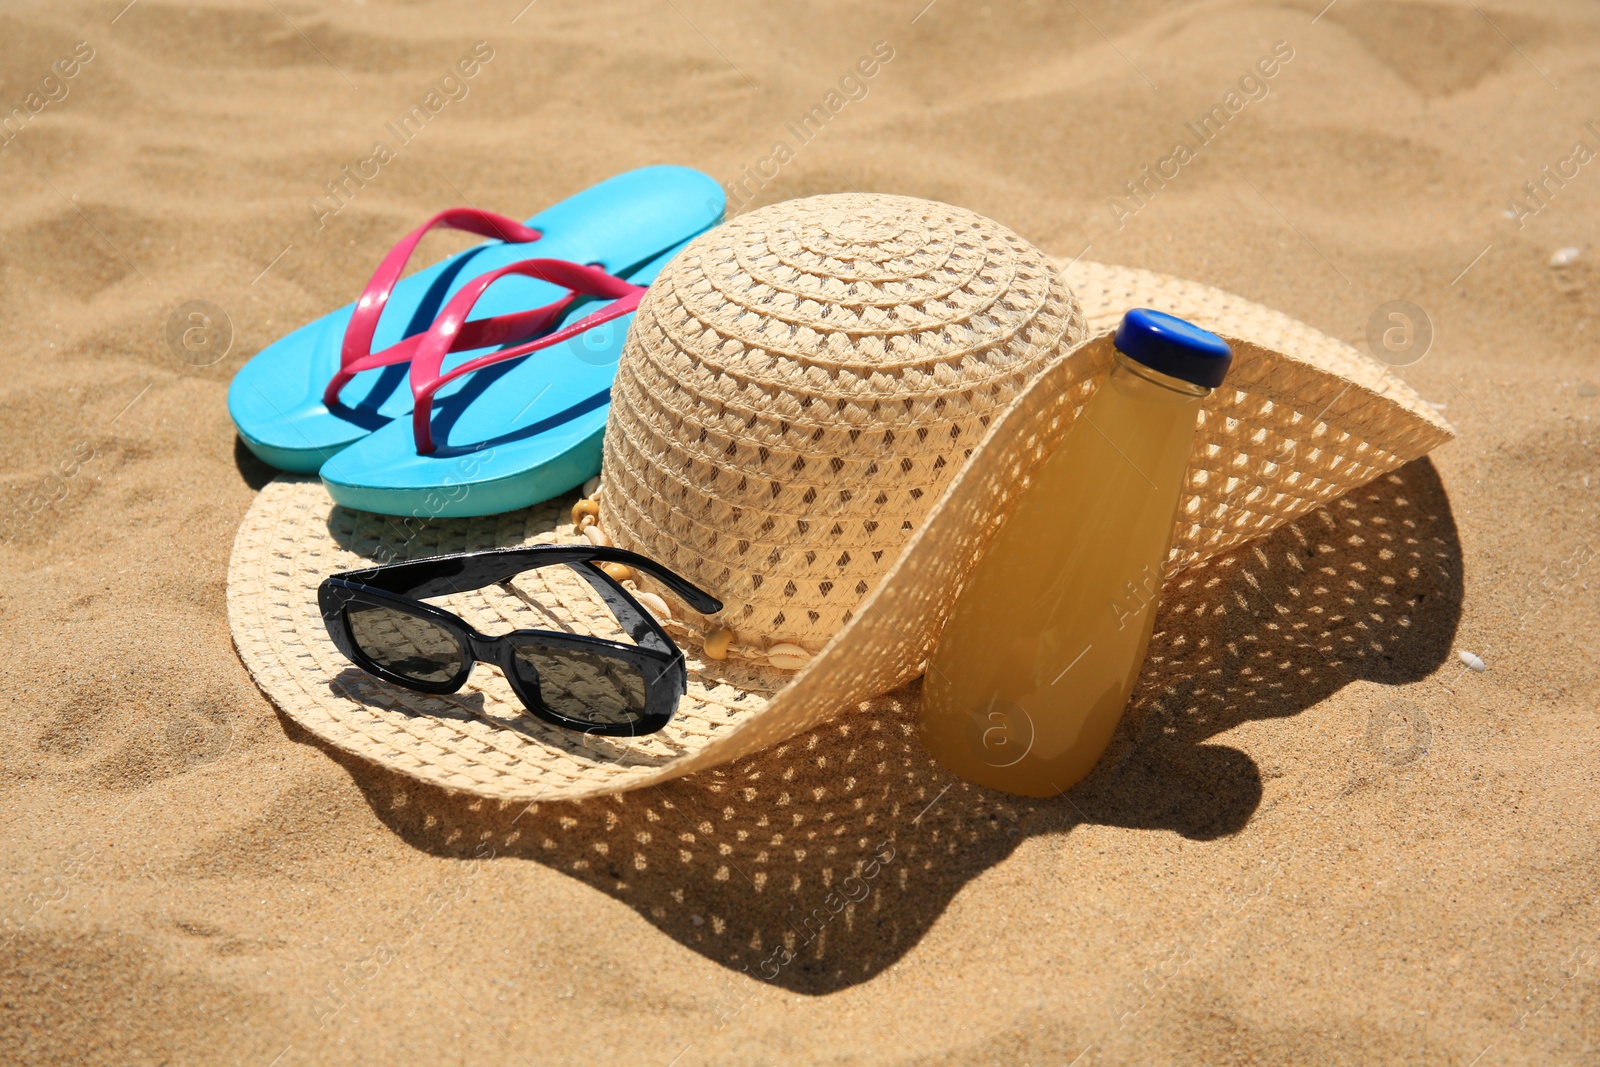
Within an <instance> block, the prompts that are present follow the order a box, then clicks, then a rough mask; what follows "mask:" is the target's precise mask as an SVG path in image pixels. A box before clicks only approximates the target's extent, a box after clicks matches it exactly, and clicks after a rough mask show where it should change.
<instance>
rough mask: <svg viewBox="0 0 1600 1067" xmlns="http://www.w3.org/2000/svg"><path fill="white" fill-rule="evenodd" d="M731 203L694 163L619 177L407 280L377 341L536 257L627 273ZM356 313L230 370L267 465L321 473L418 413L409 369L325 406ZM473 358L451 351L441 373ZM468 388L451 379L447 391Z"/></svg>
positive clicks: (502, 300)
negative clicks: (518, 236)
mask: <svg viewBox="0 0 1600 1067" xmlns="http://www.w3.org/2000/svg"><path fill="white" fill-rule="evenodd" d="M723 208H724V198H723V192H722V189H721V187H720V186H718V185H717V183H716V182H715V181H714V180H713V179H712V178H710V177H708V176H707V175H705V174H702V173H700V172H699V171H696V170H693V169H691V168H688V167H677V166H655V167H643V168H640V169H638V170H633V171H628V172H627V173H624V174H619V175H617V176H616V177H613V178H609V179H607V180H606V181H603V182H600V183H599V184H598V185H595V186H593V187H591V188H589V189H586V190H584V191H583V192H581V193H578V194H576V195H574V196H571V197H569V198H567V199H566V200H563V201H561V202H560V203H558V204H555V205H553V206H551V207H549V208H547V209H546V210H544V211H542V212H540V213H539V214H537V215H535V216H534V217H533V218H531V219H529V220H528V225H529V226H532V227H533V228H535V229H537V230H539V231H540V232H541V233H543V235H544V236H543V239H541V240H539V241H537V242H533V243H528V244H503V243H499V242H486V243H484V244H481V245H477V246H475V247H473V248H469V249H467V250H466V251H465V252H461V253H459V254H457V255H454V256H451V257H449V258H448V259H445V260H443V261H441V262H439V263H436V264H434V265H433V266H431V267H428V268H425V269H423V270H420V271H418V272H417V273H415V274H413V275H411V276H410V277H408V278H406V279H405V280H403V281H401V282H400V283H399V284H398V285H396V286H395V288H394V292H393V295H392V296H391V297H390V298H389V303H388V305H387V307H386V308H385V309H384V314H383V318H382V319H381V321H380V322H379V324H378V329H377V333H376V334H375V336H374V338H373V348H374V350H379V349H382V348H386V347H388V346H389V345H392V344H395V343H396V342H398V341H401V340H403V339H404V338H406V337H409V336H411V335H413V334H416V333H420V332H422V331H423V330H425V329H427V327H428V325H429V323H431V322H432V321H433V318H434V316H435V315H437V314H438V312H439V309H440V308H442V307H443V306H444V304H445V302H446V301H447V300H449V298H450V297H451V296H452V295H454V293H455V292H456V291H457V290H458V289H460V288H461V287H462V286H463V285H465V284H466V283H467V282H469V281H471V280H472V279H473V278H475V277H477V276H478V275H480V274H482V273H484V272H485V271H489V270H493V269H496V268H498V267H502V266H506V265H507V264H510V263H514V262H517V261H518V260H522V259H527V258H529V257H530V256H537V257H544V258H550V259H566V260H570V261H572V262H574V263H585V264H594V265H598V266H600V267H602V268H603V269H605V270H607V271H609V272H611V273H613V274H624V275H625V274H627V273H630V272H631V271H633V270H634V269H635V268H637V267H638V266H639V265H640V264H643V263H647V262H649V261H651V260H652V259H653V258H655V257H658V256H659V255H660V254H661V252H662V250H663V249H668V248H676V247H677V246H679V245H681V244H683V243H684V242H686V241H687V240H688V239H690V238H691V237H694V236H695V235H696V234H698V233H701V232H702V231H704V230H706V229H709V228H710V227H711V226H714V225H715V224H716V223H718V222H720V221H721V219H722V214H723ZM565 293H566V291H565V290H563V289H561V288H560V287H558V286H555V285H552V284H550V283H548V282H542V281H537V280H535V279H532V278H521V277H518V278H507V279H506V280H505V281H503V282H501V283H499V284H497V285H495V287H494V288H493V289H492V290H491V291H490V292H488V293H486V294H485V295H484V298H483V300H481V301H480V302H479V304H478V306H477V308H476V313H475V315H474V317H475V318H487V317H490V316H494V315H503V314H510V313H512V312H516V311H523V310H526V309H528V308H532V307H537V306H539V305H542V304H545V303H548V302H550V301H552V300H555V299H558V298H560V297H562V296H564V295H565ZM354 308H355V305H354V304H349V305H346V306H345V307H342V308H340V309H339V310H337V311H334V312H331V313H330V314H328V315H325V316H323V317H322V318H320V319H318V320H316V321H315V322H311V323H308V324H307V325H305V326H302V327H300V328H299V329H297V330H295V331H294V332H293V333H290V334H288V335H287V336H285V337H283V338H281V339H280V340H278V341H275V342H274V343H272V344H271V345H268V346H267V347H266V348H264V349H262V350H261V351H260V352H258V353H257V354H256V355H255V356H254V357H252V358H251V359H250V361H249V362H247V363H246V364H245V365H244V366H243V367H241V368H240V370H239V372H238V373H237V374H236V375H235V376H234V379H233V382H232V384H231V385H230V386H229V389H228V410H229V414H231V415H232V416H233V421H234V425H235V427H236V428H237V429H238V431H239V437H240V439H241V440H242V441H243V442H244V444H245V447H247V448H248V449H250V451H251V452H253V453H255V455H256V456H258V457H260V458H261V459H262V460H263V461H264V462H266V463H269V464H271V465H272V466H274V467H277V468H279V469H281V470H287V471H293V472H296V473H307V474H309V473H312V472H315V471H317V470H319V469H320V468H321V467H322V466H323V464H324V463H326V462H327V461H328V460H329V459H331V458H332V457H333V456H335V455H337V454H339V453H340V452H341V451H343V450H344V449H346V448H348V447H349V446H350V445H351V444H353V443H354V442H356V441H359V440H360V439H362V438H363V437H365V436H367V435H368V434H371V433H373V432H375V431H377V430H379V429H381V428H383V427H384V426H387V425H388V424H389V423H390V422H392V421H393V420H395V419H397V418H399V417H400V416H402V415H406V414H409V413H410V411H411V391H410V389H409V387H408V386H407V378H406V366H405V365H404V364H398V365H395V366H390V367H380V368H376V369H374V370H369V371H363V372H361V373H360V374H358V375H356V376H355V378H354V379H352V381H351V382H350V384H348V385H347V386H345V388H344V390H343V391H342V392H341V394H340V397H341V399H342V400H343V401H344V402H345V404H346V405H348V406H344V405H341V406H340V407H339V408H336V409H334V410H329V409H328V407H327V406H326V405H325V404H324V403H323V402H322V392H323V389H324V388H325V387H326V386H327V384H328V381H329V380H330V379H331V378H332V377H333V375H334V372H335V371H337V370H338V368H339V350H340V347H341V345H342V343H343V339H344V333H345V327H346V326H347V325H348V323H349V321H350V316H351V314H352V313H353V311H354ZM473 355H475V353H472V352H458V353H452V354H451V356H450V357H449V358H448V359H447V360H446V362H445V369H446V370H448V369H450V368H451V367H454V366H456V365H458V364H459V363H462V362H464V361H466V360H467V359H470V358H472V357H473ZM474 377H475V376H474ZM461 387H462V383H453V384H452V385H451V386H449V387H447V388H446V390H443V391H441V397H443V396H444V395H445V394H446V393H448V394H452V395H453V394H454V393H455V392H457V391H459V389H460V388H461Z"/></svg>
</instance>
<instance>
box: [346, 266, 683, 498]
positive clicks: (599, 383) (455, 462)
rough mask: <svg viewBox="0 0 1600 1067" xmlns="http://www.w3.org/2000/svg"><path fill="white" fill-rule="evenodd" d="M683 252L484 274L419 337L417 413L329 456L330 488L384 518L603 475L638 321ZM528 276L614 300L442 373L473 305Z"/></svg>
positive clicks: (537, 491)
mask: <svg viewBox="0 0 1600 1067" xmlns="http://www.w3.org/2000/svg"><path fill="white" fill-rule="evenodd" d="M687 243H688V242H687V241H685V242H684V244H687ZM681 247H682V246H681V245H680V246H679V248H681ZM678 250H679V249H678V248H673V249H670V250H668V251H667V252H665V253H663V254H662V255H660V256H657V257H656V258H655V259H653V260H651V261H650V262H649V263H647V264H645V265H644V266H643V267H642V268H640V269H639V270H638V271H635V272H634V273H633V274H631V275H630V277H629V279H628V281H627V282H623V281H621V280H620V279H617V278H610V277H607V276H605V275H603V274H602V273H601V272H599V271H595V272H593V273H592V274H591V275H589V276H586V277H580V276H577V275H576V273H575V269H574V268H573V265H572V264H552V263H551V262H550V261H548V260H528V261H525V262H523V263H517V264H512V265H510V266H508V267H503V268H501V269H499V270H496V271H491V272H489V273H488V274H484V275H481V276H479V277H478V278H476V279H474V280H473V281H472V283H471V284H470V285H468V286H467V287H465V288H463V289H462V290H461V291H460V292H459V293H457V294H456V295H455V296H454V297H452V298H451V300H450V303H449V304H448V305H446V307H445V309H444V310H443V311H441V312H440V313H439V316H438V318H437V319H435V320H434V324H433V326H432V327H430V328H429V330H428V332H427V333H426V334H425V335H424V336H423V337H422V338H421V340H420V342H419V343H418V345H417V348H416V354H415V356H414V358H413V359H412V361H411V368H410V379H411V391H412V395H413V398H414V401H413V406H412V417H411V418H410V419H396V420H395V421H393V422H391V423H390V424H389V425H387V426H385V427H383V428H382V429H380V430H377V431H375V432H374V433H372V434H371V435H369V436H368V437H365V438H363V439H362V440H360V441H357V442H356V443H355V444H353V445H351V446H350V447H349V448H347V449H345V450H344V451H343V452H340V453H339V454H338V455H336V456H334V457H333V458H332V459H330V460H328V462H327V463H325V464H323V466H322V482H323V484H324V485H326V486H327V487H328V492H329V493H330V494H331V495H332V497H333V499H334V500H335V501H337V502H338V503H340V504H343V505H344V506H346V507H351V508H357V509H359V510H361V511H374V512H378V513H380V514H385V515H411V516H417V517H421V518H434V517H440V516H447V517H455V516H463V515H495V514H499V513H500V512H505V511H513V510H515V509H517V508H523V507H527V506H529V505H530V504H537V503H539V502H540V501H542V500H548V499H550V498H551V497H553V496H558V495H559V494H561V493H564V492H566V491H567V490H569V489H571V488H573V487H574V486H577V485H581V484H582V483H583V482H584V481H585V480H587V479H589V478H592V477H594V476H595V475H596V474H598V473H599V472H600V444H601V438H602V436H603V434H604V432H605V425H606V415H607V414H608V412H609V411H610V403H611V382H612V379H613V377H614V376H615V373H616V364H617V359H618V357H619V356H620V355H621V354H622V343H623V340H624V338H625V337H626V336H627V332H628V324H629V323H630V322H631V321H632V319H633V312H634V309H635V308H636V307H637V306H638V303H639V298H640V296H642V295H643V293H644V287H645V286H646V285H647V284H648V283H649V282H651V281H653V280H654V279H655V277H656V275H657V274H658V273H659V272H660V270H661V268H662V267H664V266H666V264H667V263H668V262H669V261H670V260H671V259H672V257H673V256H674V255H675V254H676V253H677V252H678ZM518 275H521V276H525V277H537V278H541V279H544V280H546V281H550V282H557V283H559V284H562V285H566V286H567V287H569V288H571V289H573V290H574V292H581V293H582V294H584V295H587V296H591V297H594V298H595V300H596V301H600V300H603V301H606V302H605V303H596V302H594V301H591V302H590V303H588V304H586V305H581V306H579V307H577V308H575V309H574V310H573V311H572V312H571V313H570V314H569V315H568V322H567V323H566V325H564V326H562V327H561V328H560V329H558V330H556V331H554V332H552V333H548V334H546V335H544V336H542V337H540V338H538V339H536V340H533V341H529V342H525V343H523V344H519V345H514V346H511V347H508V348H505V349H501V350H499V351H496V352H491V353H488V354H484V355H480V356H478V357H477V358H474V359H470V360H467V361H466V362H462V363H458V364H456V365H455V366H454V367H453V368H452V369H451V370H448V371H442V372H441V369H440V368H441V365H442V363H443V360H444V356H445V354H446V353H447V352H448V351H449V347H450V345H451V342H452V340H453V337H454V334H455V331H457V330H460V329H461V328H462V327H463V326H464V325H465V324H466V319H467V315H468V314H470V313H471V312H472V310H473V306H474V304H475V303H477V302H478V300H479V298H480V297H483V296H484V293H485V291H486V290H488V289H489V287H490V286H491V285H495V284H496V283H500V284H506V283H505V282H501V279H502V278H504V279H507V281H513V280H515V278H516V277H517V276H518Z"/></svg>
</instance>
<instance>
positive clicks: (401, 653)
mask: <svg viewBox="0 0 1600 1067" xmlns="http://www.w3.org/2000/svg"><path fill="white" fill-rule="evenodd" d="M346 614H347V617H348V618H349V620H350V635H351V636H352V637H354V638H355V642H356V647H358V648H359V649H361V651H362V652H363V653H365V654H366V656H367V658H369V659H371V660H372V661H373V662H374V663H376V664H377V665H378V666H380V667H382V668H384V669H385V670H388V671H392V672H394V673H395V674H398V675H400V676H401V677H402V678H410V679H411V680H413V681H417V682H432V683H442V682H448V681H450V680H451V679H452V678H454V677H455V676H456V675H458V674H460V673H461V667H462V656H461V643H460V642H459V641H457V640H456V635H455V634H453V633H451V632H450V631H449V630H447V629H445V628H444V627H443V626H440V625H439V624H438V623H436V622H434V621H433V620H431V619H423V618H419V617H418V616H416V615H408V614H406V613H405V612H403V611H396V610H394V609H393V608H386V607H380V606H378V605H376V604H351V605H350V606H349V607H348V608H347V609H346Z"/></svg>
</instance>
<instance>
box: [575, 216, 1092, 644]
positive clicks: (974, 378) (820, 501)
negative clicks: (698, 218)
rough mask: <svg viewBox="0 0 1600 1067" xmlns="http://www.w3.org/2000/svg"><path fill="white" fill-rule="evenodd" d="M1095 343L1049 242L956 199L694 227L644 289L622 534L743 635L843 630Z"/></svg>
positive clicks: (613, 516) (613, 433)
mask: <svg viewBox="0 0 1600 1067" xmlns="http://www.w3.org/2000/svg"><path fill="white" fill-rule="evenodd" d="M1083 337H1084V325H1083V319H1082V317H1081V316H1080V315H1079V314H1078V309H1077V305H1076V303H1075V302H1074V300H1073V298H1072V293H1071V291H1070V290H1069V289H1068V288H1067V286H1066V285H1065V283H1064V282H1063V280H1062V277H1061V274H1060V272H1059V271H1057V270H1052V269H1051V265H1050V263H1049V262H1048V261H1047V260H1046V257H1045V256H1044V254H1043V253H1041V252H1040V251H1039V250H1038V249H1036V248H1034V247H1033V246H1032V245H1030V244H1028V242H1026V241H1024V240H1023V239H1022V238H1020V237H1018V236H1017V235H1016V234H1014V233H1012V232H1011V231H1010V230H1007V229H1005V228H1004V227H1002V226H1000V225H998V224H997V223H995V222H993V221H991V220H989V219H986V218H984V217H983V216H981V215H977V214H974V213H973V212H970V211H965V210H962V209H961V208H955V207H950V206H949V205H946V204H936V203H932V202H930V201H927V200H917V199H913V198H911V197H899V196H869V195H864V194H838V195H831V196H814V197H809V198H807V199H804V200H792V201H789V202H787V203H783V204H775V205H772V206H770V207H764V208H760V209H758V210H756V211H752V212H750V213H749V214H747V215H744V216H741V217H740V218H737V219H735V220H734V221H733V222H731V223H729V224H728V225H726V226H722V227H719V228H717V229H715V230H713V231H711V232H710V233H707V234H705V235H703V236H701V237H700V238H698V239H696V240H695V241H694V242H693V243H692V244H690V246H689V247H688V248H686V249H685V250H684V251H683V252H682V253H681V254H680V255H679V256H678V257H677V258H676V259H674V260H673V262H672V263H671V264H670V265H669V266H668V267H667V269H666V270H665V271H663V272H662V275H661V277H660V278H659V279H658V280H657V282H656V283H655V284H654V285H653V286H651V288H650V292H649V294H648V295H647V296H646V298H645V300H644V302H643V303H642V304H641V305H640V308H639V313H638V316H637V319H636V321H635V323H634V325H633V327H632V328H631V329H630V330H629V332H628V341H627V345H626V348H625V350H624V352H623V355H622V359H621V362H620V363H619V365H618V368H617V381H616V385H615V386H614V387H613V390H612V395H613V397H614V398H616V402H614V403H613V404H612V407H611V416H610V419H609V421H608V422H607V424H606V436H605V467H604V473H603V477H602V484H603V486H604V490H603V495H602V498H601V504H602V506H603V508H604V514H605V527H606V530H607V532H608V533H609V534H610V535H611V536H612V537H613V538H614V539H615V540H616V543H617V544H618V545H619V546H621V547H623V548H630V549H633V550H634V551H637V552H642V553H643V554H645V555H647V556H650V557H651V558H652V559H656V560H659V561H661V562H662V563H665V564H666V565H667V566H669V567H671V568H672V569H673V570H675V571H677V572H678V573H680V574H682V575H684V576H685V577H686V578H689V579H690V580H691V581H693V582H695V583H697V584H698V585H700V586H702V587H704V588H706V589H714V590H716V591H717V596H718V597H719V598H721V599H722V601H723V603H724V605H725V607H724V610H723V611H722V613H721V616H720V620H719V621H721V622H722V623H723V624H724V625H726V626H728V627H729V628H731V629H732V630H733V632H734V642H735V644H737V645H740V646H744V647H746V648H749V649H752V650H755V651H757V652H758V653H759V650H760V649H763V648H765V647H766V646H767V645H769V644H771V643H787V644H791V645H796V646H799V647H801V648H804V649H806V650H809V651H811V652H815V651H817V650H818V649H820V648H821V647H822V646H823V645H824V644H826V643H827V641H828V639H829V638H831V637H832V636H833V635H834V634H836V633H838V632H839V631H840V630H841V629H843V628H844V626H845V624H846V623H848V622H849V621H850V619H851V616H852V615H853V614H854V612H855V609H856V608H857V607H858V606H859V605H860V603H861V601H862V600H863V599H865V598H866V596H867V594H868V593H870V592H871V591H872V588H873V587H875V586H876V585H877V580H878V579H879V578H881V577H882V576H883V572H884V570H885V569H886V567H887V565H888V564H889V563H890V562H891V561H893V560H894V559H895V558H896V557H897V556H898V555H899V554H900V550H901V549H902V548H904V547H905V543H906V541H907V540H909V539H910V537H911V534H912V531H913V530H915V529H916V528H917V527H918V526H920V525H921V524H922V520H923V519H924V518H925V517H926V516H927V513H928V509H929V508H931V507H932V506H933V503H934V501H935V500H937V499H938V497H939V494H940V493H941V492H943V490H944V488H945V486H947V485H948V484H949V483H950V481H951V480H952V479H953V478H954V477H955V475H956V472H957V471H958V470H960V468H961V466H962V464H963V463H964V462H965V459H966V457H967V456H968V455H969V454H970V453H971V451H972V449H973V448H974V447H975V446H976V445H977V443H978V442H979V441H981V440H982V439H983V435H984V433H985V432H986V431H987V429H988V427H989V424H990V423H991V422H992V421H993V419H994V417H995V416H996V415H998V414H999V413H1000V412H1001V411H1003V410H1005V408H1006V407H1007V406H1009V405H1010V404H1011V402H1012V401H1013V400H1015V399H1016V396H1017V394H1018V393H1019V392H1021V391H1022V388H1023V387H1024V386H1025V385H1026V384H1027V383H1028V381H1029V380H1031V379H1032V378H1033V376H1034V375H1036V374H1037V373H1038V372H1039V371H1040V370H1042V369H1043V368H1044V366H1045V365H1046V364H1047V363H1049V362H1051V361H1053V360H1054V359H1056V358H1057V357H1059V356H1060V355H1061V354H1063V353H1064V352H1065V351H1066V350H1067V349H1069V348H1071V347H1072V346H1073V345H1074V344H1076V343H1078V342H1079V341H1081V340H1082V339H1083Z"/></svg>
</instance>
